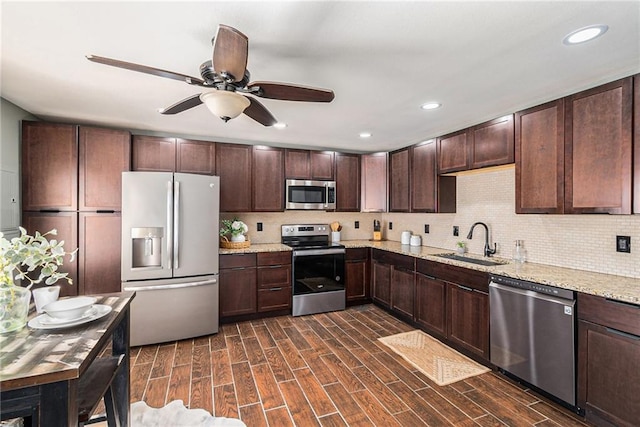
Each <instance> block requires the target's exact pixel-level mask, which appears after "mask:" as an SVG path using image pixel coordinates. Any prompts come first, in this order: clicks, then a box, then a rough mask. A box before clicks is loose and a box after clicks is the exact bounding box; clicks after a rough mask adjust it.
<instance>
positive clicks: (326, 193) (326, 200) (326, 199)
mask: <svg viewBox="0 0 640 427" xmlns="http://www.w3.org/2000/svg"><path fill="white" fill-rule="evenodd" d="M324 207H325V208H328V207H329V183H328V182H325V183H324Z"/></svg>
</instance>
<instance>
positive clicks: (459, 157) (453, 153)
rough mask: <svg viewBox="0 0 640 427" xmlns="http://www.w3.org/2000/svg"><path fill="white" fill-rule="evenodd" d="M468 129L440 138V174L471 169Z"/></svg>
mask: <svg viewBox="0 0 640 427" xmlns="http://www.w3.org/2000/svg"><path fill="white" fill-rule="evenodd" d="M467 132H468V131H467V129H465V130H462V131H459V132H455V133H451V134H449V135H445V136H443V137H440V138H438V172H439V173H447V172H457V171H463V170H467V169H469V164H470V163H469V142H468V133H467Z"/></svg>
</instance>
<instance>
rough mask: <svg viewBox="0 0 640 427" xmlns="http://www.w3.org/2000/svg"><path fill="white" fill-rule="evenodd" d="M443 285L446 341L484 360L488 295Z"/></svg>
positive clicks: (486, 343)
mask: <svg viewBox="0 0 640 427" xmlns="http://www.w3.org/2000/svg"><path fill="white" fill-rule="evenodd" d="M447 286H448V289H447V314H448V322H447V323H448V328H447V329H448V330H447V335H448V338H449V340H450V341H452V342H454V343H457V344H459V345H461V346H462V347H465V348H466V349H468V350H470V351H472V352H474V353H476V354H478V355H480V356H482V357H484V358H485V359H488V358H489V295H488V294H486V293H484V292H481V291H479V290H477V289H473V288H471V287H468V286H464V285H458V284H454V283H449V284H447Z"/></svg>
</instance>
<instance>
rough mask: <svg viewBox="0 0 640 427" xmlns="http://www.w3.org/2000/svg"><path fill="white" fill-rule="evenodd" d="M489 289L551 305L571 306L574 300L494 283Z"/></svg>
mask: <svg viewBox="0 0 640 427" xmlns="http://www.w3.org/2000/svg"><path fill="white" fill-rule="evenodd" d="M489 288H494V289H497V290H499V291H501V292H511V293H513V294H518V295H522V296H525V297H529V298H537V299H541V300H544V301H549V302H553V303H556V304H563V305H571V304H573V303H574V300H571V299H566V298H562V297H555V296H551V295H547V294H543V293H540V292H536V291H528V290H523V289H518V288H514V287H511V286H505V285H501V284H499V283H496V282H491V283H489Z"/></svg>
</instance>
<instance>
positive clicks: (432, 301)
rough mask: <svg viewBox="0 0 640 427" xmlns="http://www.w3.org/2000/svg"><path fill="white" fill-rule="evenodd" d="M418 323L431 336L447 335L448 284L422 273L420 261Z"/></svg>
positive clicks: (417, 274)
mask: <svg viewBox="0 0 640 427" xmlns="http://www.w3.org/2000/svg"><path fill="white" fill-rule="evenodd" d="M416 269H417V270H418V271H417V272H416V300H415V301H416V303H415V308H414V310H415V313H414V318H415V321H416V323H417V324H418V325H419V326H421V327H422V328H423V329H425V330H426V331H428V332H429V333H431V334H434V335H438V336H440V337H445V336H446V335H447V316H446V307H447V306H446V303H447V299H446V295H447V293H446V289H447V284H446V282H443V281H442V280H438V279H436V278H435V277H433V276H429V275H427V274H423V273H421V272H420V260H418V265H417V266H416Z"/></svg>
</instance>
